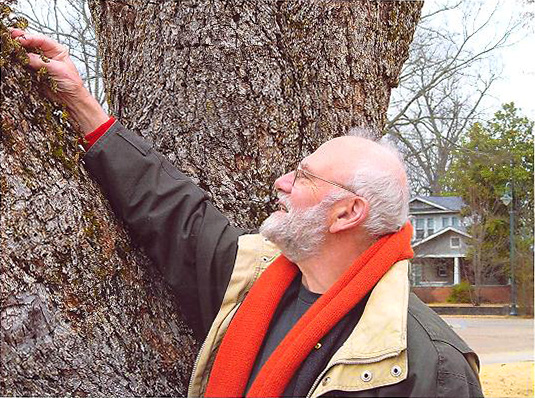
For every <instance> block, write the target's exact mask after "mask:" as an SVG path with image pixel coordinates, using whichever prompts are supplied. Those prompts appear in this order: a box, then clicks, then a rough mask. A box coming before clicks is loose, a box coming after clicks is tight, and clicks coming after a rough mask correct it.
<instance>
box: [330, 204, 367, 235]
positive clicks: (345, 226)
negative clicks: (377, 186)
mask: <svg viewBox="0 0 535 398" xmlns="http://www.w3.org/2000/svg"><path fill="white" fill-rule="evenodd" d="M369 210H370V206H369V204H368V201H367V200H366V199H365V198H361V197H360V196H355V197H352V198H351V199H350V200H344V201H340V203H339V204H337V205H335V206H334V214H333V218H334V219H333V222H332V224H331V225H330V227H329V232H330V233H332V234H335V233H337V232H342V231H347V230H349V229H352V228H355V227H356V226H358V225H360V224H362V223H363V222H364V220H365V219H366V217H367V216H368V212H369Z"/></svg>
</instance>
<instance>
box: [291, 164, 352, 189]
mask: <svg viewBox="0 0 535 398" xmlns="http://www.w3.org/2000/svg"><path fill="white" fill-rule="evenodd" d="M303 177H305V178H308V179H310V177H314V178H317V179H318V180H321V181H323V182H326V183H327V184H331V185H334V186H335V187H338V188H342V189H345V190H346V191H349V192H351V193H353V194H355V195H357V196H359V194H358V193H356V192H355V191H353V190H352V189H349V188H347V187H344V186H343V185H341V184H338V183H337V182H333V181H329V180H326V179H325V178H323V177H320V176H317V175H316V174H312V173H311V172H310V171H306V170H303V168H302V167H301V162H299V164H298V165H297V168H296V169H295V175H294V180H293V182H292V187H293V186H294V185H295V182H296V181H297V180H298V179H299V178H303Z"/></svg>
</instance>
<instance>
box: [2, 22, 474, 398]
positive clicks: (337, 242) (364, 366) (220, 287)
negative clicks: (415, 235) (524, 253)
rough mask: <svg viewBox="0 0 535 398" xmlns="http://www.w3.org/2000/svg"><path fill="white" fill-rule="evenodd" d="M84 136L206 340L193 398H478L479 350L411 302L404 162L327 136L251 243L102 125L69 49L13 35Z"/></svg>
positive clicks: (113, 196)
mask: <svg viewBox="0 0 535 398" xmlns="http://www.w3.org/2000/svg"><path fill="white" fill-rule="evenodd" d="M12 36H13V37H14V38H16V40H19V41H20V43H21V44H22V45H24V46H27V47H37V48H41V49H42V50H43V52H44V53H45V55H46V56H47V57H49V58H50V59H51V60H50V62H49V63H44V62H43V61H42V60H41V59H40V58H39V57H38V56H37V55H35V54H33V55H32V54H30V65H31V66H32V67H33V68H40V67H46V68H47V69H48V71H49V73H50V74H51V76H52V77H53V78H55V79H56V81H57V82H58V87H59V91H58V93H56V94H54V95H56V96H58V97H59V100H61V101H63V102H64V103H65V104H66V105H67V107H68V109H69V110H70V113H71V115H72V117H73V119H74V120H75V121H76V122H77V123H78V124H79V126H80V130H81V131H82V132H83V133H85V134H86V138H87V141H88V145H87V146H88V152H87V154H86V156H85V163H86V167H87V168H88V170H89V171H90V172H91V173H92V175H93V176H94V178H95V179H96V180H97V181H98V182H99V183H100V184H101V186H102V188H103V190H104V191H105V193H106V195H107V196H108V198H109V200H110V201H111V203H112V205H113V207H114V210H115V211H116V212H117V214H118V215H119V216H120V217H122V218H123V219H124V220H125V222H126V223H127V224H128V225H129V226H130V229H131V231H132V232H133V234H134V235H136V237H137V238H138V240H139V241H140V242H141V243H142V244H143V245H144V246H145V248H146V250H147V252H148V254H149V255H150V256H151V258H152V259H153V260H154V262H155V263H156V264H157V265H158V266H159V267H160V269H161V270H162V272H163V274H164V275H165V277H166V279H167V281H168V282H169V283H170V285H171V286H173V288H174V289H175V291H176V292H177V294H178V295H179V297H180V300H181V303H182V305H183V309H184V313H185V316H186V317H187V319H188V321H189V322H190V324H191V326H192V327H193V328H194V330H195V332H196V334H197V336H198V337H199V338H201V339H204V344H203V345H202V348H201V350H200V353H199V356H198V358H197V362H196V364H195V367H194V371H193V375H192V380H191V384H190V388H189V395H191V396H215V397H227V396H258V397H266V396H313V397H317V396H356V397H360V396H436V397H442V396H455V397H459V396H463V397H464V396H481V395H482V394H481V388H480V384H479V380H478V376H477V372H478V360H477V356H476V355H475V354H474V353H473V351H472V350H471V349H470V348H469V347H468V346H467V345H466V344H465V343H464V342H463V341H462V340H461V339H460V338H459V337H458V336H457V335H456V334H455V333H454V332H453V331H452V330H451V329H450V328H449V327H448V326H447V325H446V324H445V323H444V322H443V321H442V320H441V319H440V318H439V317H438V316H437V315H436V314H434V312H433V311H431V310H430V309H429V308H427V307H426V306H425V305H424V304H423V303H422V302H421V301H419V300H418V299H417V298H416V297H415V296H414V295H410V294H409V284H408V278H407V273H408V271H407V267H408V261H407V260H408V259H409V258H410V257H411V256H412V250H411V247H410V240H411V232H412V228H411V227H410V225H409V224H407V213H408V197H409V194H408V188H407V179H406V175H405V171H404V167H403V164H402V162H401V161H400V158H399V156H398V155H397V153H396V152H395V150H393V149H391V148H389V147H385V146H383V145H380V144H379V143H376V142H374V141H372V140H368V139H365V138H362V137H355V136H347V137H340V138H335V139H333V140H330V141H328V142H326V143H325V144H323V145H322V146H321V147H319V148H318V150H317V151H315V152H314V153H313V154H311V155H310V156H307V157H306V158H305V159H303V160H302V161H301V162H300V164H299V166H298V167H297V169H296V170H294V171H292V172H290V173H288V174H286V175H284V176H282V177H280V178H279V179H277V181H276V182H275V188H276V189H277V192H278V197H279V201H278V204H279V210H278V211H276V212H275V213H274V214H272V215H271V216H270V217H269V218H268V219H267V220H266V221H265V222H264V223H263V224H262V226H261V228H260V232H261V235H247V234H244V231H242V230H239V229H237V228H234V227H232V226H230V225H229V223H228V221H227V220H226V218H225V217H224V216H223V215H222V214H221V213H219V212H218V211H217V210H216V209H215V208H214V207H213V206H212V205H211V204H210V203H209V201H208V200H207V197H206V195H205V194H204V193H203V192H202V191H201V190H200V189H199V188H197V187H196V186H195V185H194V184H193V183H192V182H191V180H189V179H188V178H187V177H186V176H184V175H183V174H182V173H180V172H179V171H178V170H176V169H175V168H174V167H173V166H171V165H170V163H169V162H167V161H166V160H165V159H163V158H162V156H161V155H159V154H158V153H157V152H155V151H154V150H153V149H152V146H151V144H149V143H148V142H146V141H144V140H142V139H141V138H140V137H138V136H136V135H134V134H132V133H130V132H128V131H127V130H126V129H125V128H124V127H123V126H122V125H121V124H120V123H119V122H117V121H115V120H114V119H113V118H109V117H108V116H107V115H106V113H105V112H104V111H103V109H102V108H101V107H100V106H99V105H98V103H97V102H96V100H94V99H93V98H92V97H91V96H90V95H89V93H88V92H87V90H86V89H85V88H84V87H83V84H82V82H81V80H80V77H79V75H78V73H77V71H76V69H75V67H74V65H73V64H72V62H71V61H70V59H69V57H68V51H67V50H66V49H65V48H64V47H62V46H60V45H59V44H57V43H56V42H54V41H53V40H51V39H48V38H46V37H43V36H36V35H28V34H24V32H23V31H20V30H13V31H12Z"/></svg>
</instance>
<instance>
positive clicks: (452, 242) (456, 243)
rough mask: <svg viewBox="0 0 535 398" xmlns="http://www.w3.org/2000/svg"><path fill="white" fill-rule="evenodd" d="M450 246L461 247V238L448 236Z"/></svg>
mask: <svg viewBox="0 0 535 398" xmlns="http://www.w3.org/2000/svg"><path fill="white" fill-rule="evenodd" d="M450 247H452V248H454V247H461V238H459V237H457V236H452V237H451V238H450Z"/></svg>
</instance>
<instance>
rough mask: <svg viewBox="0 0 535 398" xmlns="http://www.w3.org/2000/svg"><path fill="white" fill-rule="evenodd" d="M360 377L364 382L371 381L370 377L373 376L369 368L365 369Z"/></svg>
mask: <svg viewBox="0 0 535 398" xmlns="http://www.w3.org/2000/svg"><path fill="white" fill-rule="evenodd" d="M360 378H361V379H362V381H365V382H368V381H371V379H372V378H373V373H372V372H370V371H369V370H365V371H364V372H362V374H361V375H360Z"/></svg>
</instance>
